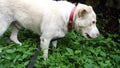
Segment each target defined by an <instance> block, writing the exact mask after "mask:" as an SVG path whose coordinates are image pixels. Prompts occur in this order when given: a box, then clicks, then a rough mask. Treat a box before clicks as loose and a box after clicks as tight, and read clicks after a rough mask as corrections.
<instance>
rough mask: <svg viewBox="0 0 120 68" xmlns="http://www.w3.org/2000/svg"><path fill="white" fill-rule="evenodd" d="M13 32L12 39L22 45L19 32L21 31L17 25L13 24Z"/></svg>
mask: <svg viewBox="0 0 120 68" xmlns="http://www.w3.org/2000/svg"><path fill="white" fill-rule="evenodd" d="M12 27H13V28H12V33H11V36H10V39H11V40H12V41H13V42H15V43H16V44H19V45H20V46H21V45H22V43H21V42H20V41H19V40H18V37H17V35H18V32H19V28H17V27H16V26H15V25H12Z"/></svg>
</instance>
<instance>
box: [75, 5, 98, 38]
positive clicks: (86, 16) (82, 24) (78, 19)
mask: <svg viewBox="0 0 120 68" xmlns="http://www.w3.org/2000/svg"><path fill="white" fill-rule="evenodd" d="M74 20H75V29H76V30H77V31H78V32H82V35H83V36H84V37H85V38H87V37H90V38H96V37H98V36H99V35H100V33H99V31H98V29H97V27H96V14H95V12H94V11H93V9H92V7H91V6H87V5H84V4H78V5H77V7H76V12H75V19H74Z"/></svg>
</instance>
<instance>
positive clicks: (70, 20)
mask: <svg viewBox="0 0 120 68" xmlns="http://www.w3.org/2000/svg"><path fill="white" fill-rule="evenodd" d="M75 9H76V7H74V8H73V9H72V11H71V13H70V17H69V23H68V30H72V22H73V16H74V12H75Z"/></svg>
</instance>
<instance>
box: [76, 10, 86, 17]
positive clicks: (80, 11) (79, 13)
mask: <svg viewBox="0 0 120 68" xmlns="http://www.w3.org/2000/svg"><path fill="white" fill-rule="evenodd" d="M86 13H87V11H86V10H85V9H82V10H81V9H80V10H79V11H78V17H83V16H84V15H85V14H86Z"/></svg>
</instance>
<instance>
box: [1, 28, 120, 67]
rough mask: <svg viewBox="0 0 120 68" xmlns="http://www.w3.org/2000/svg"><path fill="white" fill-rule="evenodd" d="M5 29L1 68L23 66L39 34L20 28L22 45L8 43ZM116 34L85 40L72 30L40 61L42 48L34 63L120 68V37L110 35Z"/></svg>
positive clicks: (29, 58)
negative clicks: (47, 56)
mask: <svg viewBox="0 0 120 68" xmlns="http://www.w3.org/2000/svg"><path fill="white" fill-rule="evenodd" d="M9 35H10V31H7V33H5V35H4V36H2V37H1V38H0V68H26V67H27V66H28V64H29V62H30V60H31V57H32V56H33V55H34V52H35V51H36V50H37V47H38V45H39V36H38V35H35V34H33V33H32V32H30V31H27V30H21V32H20V34H19V39H20V41H21V42H23V45H22V46H19V45H16V44H15V43H13V42H11V41H10V40H9V39H8V37H9ZM118 36H119V35H117V34H114V35H111V34H108V37H107V38H105V37H104V36H103V35H101V36H100V37H98V38H95V39H85V38H82V37H81V36H80V34H78V33H76V32H74V30H73V31H71V32H69V33H68V34H67V35H66V37H65V38H63V39H61V40H59V41H58V47H57V48H56V49H54V50H53V49H52V47H50V49H49V59H48V60H47V61H43V60H41V58H42V51H40V54H39V56H38V58H37V60H36V62H35V67H36V68H120V65H119V64H120V40H118V41H117V42H116V41H114V40H113V39H112V38H115V37H118Z"/></svg>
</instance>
